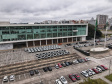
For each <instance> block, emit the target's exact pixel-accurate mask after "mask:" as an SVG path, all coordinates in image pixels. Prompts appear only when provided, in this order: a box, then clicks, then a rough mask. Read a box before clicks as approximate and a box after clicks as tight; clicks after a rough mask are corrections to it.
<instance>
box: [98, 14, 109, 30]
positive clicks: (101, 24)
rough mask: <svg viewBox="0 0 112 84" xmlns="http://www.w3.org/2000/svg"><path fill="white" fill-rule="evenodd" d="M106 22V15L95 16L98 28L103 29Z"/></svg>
mask: <svg viewBox="0 0 112 84" xmlns="http://www.w3.org/2000/svg"><path fill="white" fill-rule="evenodd" d="M107 20H108V15H97V22H98V28H99V29H103V28H104V26H105V24H106V22H107Z"/></svg>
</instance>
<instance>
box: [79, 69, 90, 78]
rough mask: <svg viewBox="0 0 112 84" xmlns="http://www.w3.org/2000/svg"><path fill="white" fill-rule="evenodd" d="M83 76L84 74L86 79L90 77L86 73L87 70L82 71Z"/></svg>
mask: <svg viewBox="0 0 112 84" xmlns="http://www.w3.org/2000/svg"><path fill="white" fill-rule="evenodd" d="M81 74H82V75H83V76H85V77H89V74H88V73H87V72H86V70H85V71H82V72H81Z"/></svg>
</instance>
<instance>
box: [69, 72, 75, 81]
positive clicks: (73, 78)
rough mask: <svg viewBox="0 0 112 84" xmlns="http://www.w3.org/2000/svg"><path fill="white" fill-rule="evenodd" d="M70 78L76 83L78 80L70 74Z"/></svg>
mask: <svg viewBox="0 0 112 84" xmlns="http://www.w3.org/2000/svg"><path fill="white" fill-rule="evenodd" d="M69 78H70V79H71V80H72V81H73V82H75V81H76V78H75V77H74V75H73V74H70V75H69Z"/></svg>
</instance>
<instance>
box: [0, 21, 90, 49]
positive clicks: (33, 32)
mask: <svg viewBox="0 0 112 84" xmlns="http://www.w3.org/2000/svg"><path fill="white" fill-rule="evenodd" d="M87 34H88V24H11V23H8V22H7V23H5V24H4V23H0V50H6V49H14V48H21V47H32V46H41V45H50V44H58V43H68V42H77V41H85V40H86V36H87Z"/></svg>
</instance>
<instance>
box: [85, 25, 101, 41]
mask: <svg viewBox="0 0 112 84" xmlns="http://www.w3.org/2000/svg"><path fill="white" fill-rule="evenodd" d="M94 32H95V26H94V25H91V24H88V36H87V39H91V38H94ZM100 37H102V32H101V31H100V30H98V29H96V38H100Z"/></svg>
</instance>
